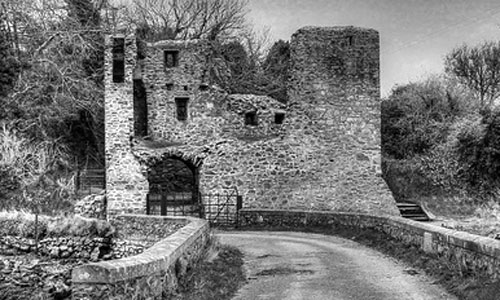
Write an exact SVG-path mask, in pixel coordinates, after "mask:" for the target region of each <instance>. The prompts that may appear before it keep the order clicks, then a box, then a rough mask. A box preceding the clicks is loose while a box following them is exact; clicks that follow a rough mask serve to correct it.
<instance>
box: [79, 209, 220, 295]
mask: <svg viewBox="0 0 500 300" xmlns="http://www.w3.org/2000/svg"><path fill="white" fill-rule="evenodd" d="M134 218H137V222H136V221H133V222H132V223H135V224H137V225H140V223H141V222H145V223H147V224H157V225H158V226H159V227H161V226H160V224H162V223H164V222H167V223H168V222H172V221H169V220H172V219H169V218H166V217H155V216H147V217H146V216H124V218H123V219H121V221H119V222H125V223H129V221H131V220H132V219H134ZM176 220H177V221H181V222H186V223H188V224H187V225H185V226H184V227H183V228H182V229H180V230H179V231H177V232H176V233H174V234H172V235H171V236H169V237H167V238H166V239H163V240H161V241H159V242H157V243H156V244H154V245H153V246H152V247H151V248H148V249H147V250H145V251H144V252H143V253H141V254H139V255H136V256H133V257H127V258H122V259H119V260H112V261H106V262H100V263H94V264H88V265H84V266H80V267H77V268H75V269H73V271H72V299H128V298H130V299H136V298H137V297H140V298H141V299H142V298H143V299H163V297H166V296H168V295H170V294H172V293H173V292H174V291H175V289H176V287H177V284H178V280H179V278H182V277H183V276H184V275H186V272H187V271H188V270H189V269H190V268H192V267H193V266H194V265H195V264H196V263H197V261H198V260H199V259H200V258H201V257H202V256H203V255H204V253H205V249H206V246H207V244H208V242H209V239H210V233H209V230H210V228H209V225H208V222H207V221H204V220H200V219H194V218H187V217H186V218H183V219H176ZM141 227H142V226H141ZM129 229H130V230H132V228H129ZM132 231H133V230H132ZM138 233H140V232H136V234H138Z"/></svg>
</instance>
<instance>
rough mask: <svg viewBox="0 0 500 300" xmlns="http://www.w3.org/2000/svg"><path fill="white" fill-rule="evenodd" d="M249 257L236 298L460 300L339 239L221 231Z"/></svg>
mask: <svg viewBox="0 0 500 300" xmlns="http://www.w3.org/2000/svg"><path fill="white" fill-rule="evenodd" d="M218 236H219V238H220V241H221V243H223V244H229V245H233V246H236V247H238V248H239V249H240V250H241V251H242V252H243V253H244V254H245V268H246V272H247V277H248V284H246V285H245V286H244V287H243V288H242V289H241V290H240V291H239V292H238V294H237V295H236V297H235V298H234V299H235V300H236V299H237V300H243V299H244V300H247V299H248V300H254V299H255V300H256V299H287V300H294V299H307V300H313V299H337V300H347V299H354V300H365V299H367V300H368V299H369V300H405V299H415V300H416V299H422V300H438V299H439V300H442V299H456V298H455V297H454V296H451V295H449V294H448V293H447V292H446V291H445V290H444V289H443V288H441V287H440V286H438V285H435V284H433V283H432V279H430V278H428V277H426V276H424V275H422V274H419V272H417V271H415V270H413V269H411V268H410V267H408V266H405V265H404V264H402V263H400V262H398V261H396V260H394V259H392V258H389V257H387V256H384V255H383V254H381V253H379V252H377V251H375V250H372V249H370V248H367V247H364V246H362V245H360V244H358V243H356V242H353V241H350V240H346V239H343V238H339V237H335V236H325V235H319V234H309V233H296V232H220V233H218Z"/></svg>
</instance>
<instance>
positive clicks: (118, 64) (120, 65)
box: [112, 38, 125, 83]
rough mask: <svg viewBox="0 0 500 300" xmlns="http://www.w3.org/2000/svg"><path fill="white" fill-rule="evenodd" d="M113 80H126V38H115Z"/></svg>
mask: <svg viewBox="0 0 500 300" xmlns="http://www.w3.org/2000/svg"><path fill="white" fill-rule="evenodd" d="M112 52H113V82H116V83H119V82H124V81H125V39H124V38H114V39H113V51H112Z"/></svg>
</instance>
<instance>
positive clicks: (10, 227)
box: [0, 211, 115, 238]
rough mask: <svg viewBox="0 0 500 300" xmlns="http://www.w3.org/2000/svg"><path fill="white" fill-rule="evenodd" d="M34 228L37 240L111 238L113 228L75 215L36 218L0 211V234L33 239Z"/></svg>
mask: <svg viewBox="0 0 500 300" xmlns="http://www.w3.org/2000/svg"><path fill="white" fill-rule="evenodd" d="M35 227H37V230H38V236H39V238H43V237H46V236H52V237H57V236H85V237H95V236H97V237H113V236H114V235H115V229H114V227H113V226H112V225H111V224H110V223H108V222H107V221H104V220H97V219H87V218H84V217H80V216H77V215H71V216H64V217H62V216H60V217H49V216H45V215H40V216H38V224H36V223H35V214H32V213H29V212H26V211H0V234H2V235H15V236H19V237H25V238H34V237H35V232H36V230H35Z"/></svg>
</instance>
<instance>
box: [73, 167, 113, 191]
mask: <svg viewBox="0 0 500 300" xmlns="http://www.w3.org/2000/svg"><path fill="white" fill-rule="evenodd" d="M75 187H76V191H77V193H78V194H79V195H90V194H96V193H99V192H101V191H102V190H104V189H105V188H106V172H105V170H104V169H83V170H78V173H77V175H76V178H75Z"/></svg>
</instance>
